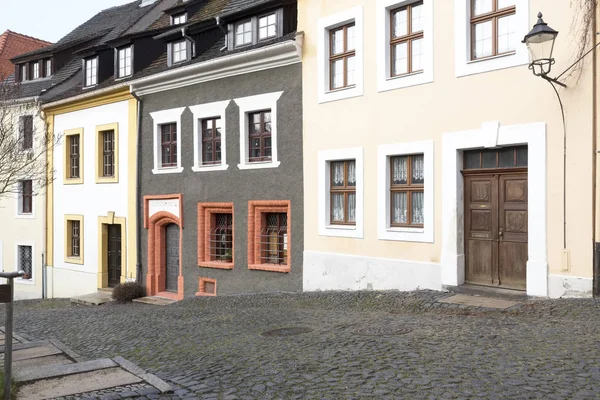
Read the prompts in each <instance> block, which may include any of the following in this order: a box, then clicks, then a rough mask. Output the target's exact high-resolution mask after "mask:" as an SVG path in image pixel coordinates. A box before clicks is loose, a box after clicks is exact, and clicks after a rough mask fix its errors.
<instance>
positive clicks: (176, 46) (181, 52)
mask: <svg viewBox="0 0 600 400" xmlns="http://www.w3.org/2000/svg"><path fill="white" fill-rule="evenodd" d="M187 45H188V43H187V40H185V39H184V40H180V41H179V42H174V43H173V44H172V47H173V50H172V52H171V53H172V54H171V57H172V63H173V64H176V63H180V62H183V61H186V60H187Z"/></svg>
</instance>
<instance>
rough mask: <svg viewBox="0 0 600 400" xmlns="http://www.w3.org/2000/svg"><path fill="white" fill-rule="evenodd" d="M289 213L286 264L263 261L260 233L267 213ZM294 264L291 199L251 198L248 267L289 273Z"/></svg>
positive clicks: (264, 224) (249, 205)
mask: <svg viewBox="0 0 600 400" xmlns="http://www.w3.org/2000/svg"><path fill="white" fill-rule="evenodd" d="M270 213H286V214H287V249H286V251H287V262H286V263H285V264H264V263H261V255H262V253H263V249H262V248H261V240H260V235H261V231H262V229H263V227H265V226H266V215H267V214H270ZM291 265H292V207H291V202H290V201H289V200H251V201H249V202H248V269H250V270H258V271H270V272H282V273H289V272H290V271H291Z"/></svg>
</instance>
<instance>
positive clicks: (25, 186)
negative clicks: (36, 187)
mask: <svg viewBox="0 0 600 400" xmlns="http://www.w3.org/2000/svg"><path fill="white" fill-rule="evenodd" d="M32 212H33V181H31V180H27V181H21V214H31V213H32Z"/></svg>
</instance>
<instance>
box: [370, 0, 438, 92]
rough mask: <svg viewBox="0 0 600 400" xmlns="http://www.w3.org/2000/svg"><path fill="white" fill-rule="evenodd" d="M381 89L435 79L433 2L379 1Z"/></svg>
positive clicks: (379, 81)
mask: <svg viewBox="0 0 600 400" xmlns="http://www.w3.org/2000/svg"><path fill="white" fill-rule="evenodd" d="M376 18H377V23H376V26H377V34H376V38H377V63H376V65H377V90H378V91H379V92H383V91H386V90H394V89H400V88H404V87H409V86H414V85H421V84H425V83H430V82H433V29H434V25H433V1H432V0H418V1H417V0H404V1H398V0H377V17H376Z"/></svg>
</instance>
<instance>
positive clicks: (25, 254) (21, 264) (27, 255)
mask: <svg viewBox="0 0 600 400" xmlns="http://www.w3.org/2000/svg"><path fill="white" fill-rule="evenodd" d="M17 249H18V250H17V251H18V254H17V258H18V261H17V262H18V265H17V269H18V270H19V271H23V272H24V273H25V274H24V275H23V276H22V278H21V279H32V278H33V246H18V247H17Z"/></svg>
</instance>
